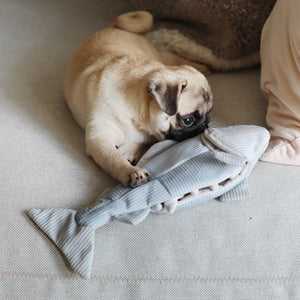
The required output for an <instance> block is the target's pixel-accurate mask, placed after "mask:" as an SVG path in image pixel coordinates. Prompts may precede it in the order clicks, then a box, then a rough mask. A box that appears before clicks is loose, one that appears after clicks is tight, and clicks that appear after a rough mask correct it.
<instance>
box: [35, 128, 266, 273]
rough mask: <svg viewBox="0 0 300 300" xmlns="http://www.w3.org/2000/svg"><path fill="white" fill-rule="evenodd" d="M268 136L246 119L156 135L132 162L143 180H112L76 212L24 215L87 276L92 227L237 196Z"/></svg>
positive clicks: (37, 211)
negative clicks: (179, 137)
mask: <svg viewBox="0 0 300 300" xmlns="http://www.w3.org/2000/svg"><path fill="white" fill-rule="evenodd" d="M268 142H269V133H268V131H267V130H266V129H264V128H262V127H258V126H250V125H239V126H231V127H222V128H210V129H207V130H205V132H204V133H203V134H201V135H199V136H196V137H194V138H190V139H188V140H185V141H183V142H180V143H178V142H175V141H170V140H166V141H162V142H159V143H157V144H154V145H153V146H152V147H151V148H150V149H149V151H148V152H147V153H146V154H145V155H144V156H143V157H142V159H141V160H140V162H139V164H138V166H140V167H143V168H145V169H146V170H147V171H148V173H149V175H150V176H149V182H148V183H146V184H144V185H142V186H140V187H137V188H129V187H124V186H123V185H118V186H117V187H116V188H114V189H112V190H110V191H108V192H106V193H105V194H103V195H101V196H100V197H99V198H98V199H97V200H96V202H95V204H94V205H93V206H92V207H87V208H84V209H82V210H80V211H78V212H77V211H75V210H72V209H32V210H30V211H29V216H30V218H31V219H32V220H33V221H34V222H35V223H36V225H37V226H38V227H39V228H40V229H41V230H42V231H43V232H44V233H45V234H46V235H47V236H48V237H49V238H50V239H51V240H52V241H53V243H54V244H55V245H56V246H57V247H58V248H59V249H60V250H61V251H62V252H63V254H64V255H65V256H66V258H67V260H68V261H69V263H70V265H71V267H72V268H73V270H74V271H75V272H76V273H77V274H78V275H80V276H82V277H84V278H89V277H90V271H91V266H92V261H93V254H94V232H95V229H97V228H99V227H101V226H103V225H104V224H107V223H108V222H110V221H113V220H115V219H118V220H121V221H124V222H127V223H131V224H138V223H139V222H141V221H143V220H144V219H145V218H146V217H147V215H148V214H149V213H150V212H174V211H179V210H181V209H184V208H188V207H192V206H195V205H197V204H199V203H201V202H203V201H206V200H210V199H214V198H218V199H219V200H220V201H224V200H226V199H236V198H237V199H238V198H241V197H243V196H244V194H245V192H246V184H245V178H246V177H247V176H248V175H249V174H250V172H251V170H252V169H253V167H254V166H255V164H256V162H257V160H258V159H259V157H260V156H261V154H262V153H263V152H264V150H265V149H266V147H267V145H268Z"/></svg>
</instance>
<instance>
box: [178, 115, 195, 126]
mask: <svg viewBox="0 0 300 300" xmlns="http://www.w3.org/2000/svg"><path fill="white" fill-rule="evenodd" d="M179 122H180V125H181V127H185V128H188V127H191V126H193V124H194V123H195V118H194V117H193V116H189V117H184V118H182V119H180V121H179Z"/></svg>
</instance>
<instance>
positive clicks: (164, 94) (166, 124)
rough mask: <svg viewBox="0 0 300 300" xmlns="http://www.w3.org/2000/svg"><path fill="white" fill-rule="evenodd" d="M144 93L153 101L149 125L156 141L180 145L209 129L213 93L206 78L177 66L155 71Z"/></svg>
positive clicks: (185, 67)
mask: <svg viewBox="0 0 300 300" xmlns="http://www.w3.org/2000/svg"><path fill="white" fill-rule="evenodd" d="M147 92H148V95H149V96H150V98H151V100H152V101H153V102H152V103H151V104H152V109H151V112H150V114H151V116H150V118H151V124H152V126H155V127H156V130H157V134H156V138H158V139H159V140H161V139H164V138H167V139H174V140H177V141H181V140H183V139H186V138H189V137H193V136H196V135H198V134H200V133H202V132H203V131H204V130H205V129H206V128H207V127H208V123H209V121H210V118H209V115H208V113H209V111H210V110H211V108H212V103H213V102H212V93H211V89H210V86H209V84H208V82H207V80H206V78H205V77H204V75H203V74H202V73H200V72H198V71H197V70H196V69H194V68H192V67H190V66H180V67H167V68H163V69H161V70H158V71H154V72H153V73H152V74H151V76H150V79H149V81H148V85H147ZM158 107H159V108H158Z"/></svg>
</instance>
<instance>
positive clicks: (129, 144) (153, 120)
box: [65, 11, 212, 187]
mask: <svg viewBox="0 0 300 300" xmlns="http://www.w3.org/2000/svg"><path fill="white" fill-rule="evenodd" d="M152 23H153V18H152V15H151V14H149V13H148V12H143V11H140V12H132V13H126V14H123V15H121V16H119V17H117V19H116V20H115V21H114V23H113V24H112V25H111V26H110V27H108V28H106V29H104V30H101V31H99V32H97V33H95V34H94V35H92V36H91V37H89V38H88V39H87V40H85V41H84V42H83V43H82V44H81V45H80V46H79V47H78V49H77V50H76V51H75V53H74V54H73V57H72V59H71V62H70V64H69V66H68V69H67V74H66V78H65V97H66V101H67V103H68V105H69V107H70V110H71V112H72V114H73V116H74V118H75V120H76V121H77V122H78V123H79V125H80V126H81V127H82V128H83V129H84V130H85V139H86V152H87V154H88V155H90V156H92V158H93V159H94V160H95V161H96V163H98V164H99V165H100V166H101V167H102V168H103V169H104V170H105V171H106V172H108V173H109V174H110V175H111V176H113V177H114V178H116V179H118V180H119V181H121V182H122V183H123V184H124V185H131V186H133V187H135V186H138V185H140V184H143V183H145V182H147V180H148V174H147V172H146V170H144V169H142V168H139V167H137V166H135V162H137V161H138V159H139V157H140V155H141V153H142V151H143V149H144V147H145V146H146V145H150V144H152V143H154V142H156V141H160V140H163V139H166V138H169V139H175V140H179V141H180V140H183V139H185V138H188V137H191V136H195V135H197V134H199V133H201V132H203V131H204V130H205V128H207V127H208V122H209V116H208V113H209V111H210V110H211V108H212V94H211V89H210V86H209V84H208V82H207V80H206V78H205V76H204V75H203V74H207V73H208V70H207V68H206V66H204V65H200V64H197V63H194V62H190V61H187V60H185V59H183V58H181V57H179V56H176V55H174V54H172V53H170V52H159V51H158V50H156V49H155V48H154V47H153V46H152V45H151V43H150V42H149V41H148V40H147V38H146V37H145V36H144V35H143V33H145V32H147V31H149V30H150V29H151V27H152Z"/></svg>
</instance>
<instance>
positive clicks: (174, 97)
mask: <svg viewBox="0 0 300 300" xmlns="http://www.w3.org/2000/svg"><path fill="white" fill-rule="evenodd" d="M184 86H185V83H184V84H169V83H167V82H164V81H161V80H150V81H149V82H148V85H147V92H148V93H150V94H151V96H152V97H153V98H154V99H155V100H156V101H157V103H158V105H159V106H160V108H161V109H162V110H163V111H164V112H165V113H166V114H168V115H169V116H173V115H175V114H176V112H177V103H178V100H179V97H180V93H181V91H182V89H183V88H184Z"/></svg>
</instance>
